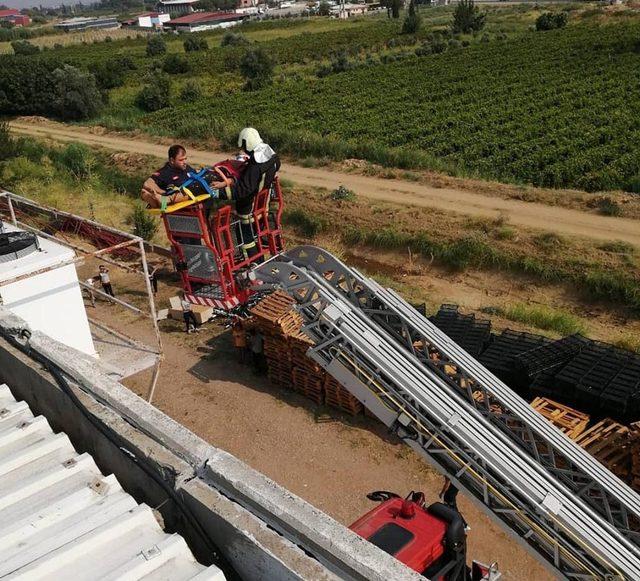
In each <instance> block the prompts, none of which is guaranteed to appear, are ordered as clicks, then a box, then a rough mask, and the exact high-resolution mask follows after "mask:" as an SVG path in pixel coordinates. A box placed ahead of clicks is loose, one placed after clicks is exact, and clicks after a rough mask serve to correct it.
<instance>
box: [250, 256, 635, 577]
mask: <svg viewBox="0 0 640 581" xmlns="http://www.w3.org/2000/svg"><path fill="white" fill-rule="evenodd" d="M258 276H259V277H260V278H262V279H263V280H264V281H265V282H268V283H272V284H277V285H279V286H281V287H282V288H284V290H286V291H287V292H288V293H289V294H291V295H292V296H293V297H294V298H295V299H296V301H297V303H298V310H299V312H300V313H301V314H302V316H303V318H304V321H305V325H304V330H305V332H306V333H307V334H308V335H309V336H310V337H311V338H312V339H313V340H314V343H315V345H314V346H313V347H312V348H311V349H310V350H309V353H308V354H309V356H310V357H311V358H313V359H314V360H316V361H317V362H318V363H320V364H321V365H322V366H323V367H324V368H325V369H326V370H327V371H328V372H329V373H330V374H331V375H332V376H334V377H335V378H336V379H337V380H338V381H340V382H341V383H342V384H343V385H345V387H347V388H348V389H349V390H350V391H351V392H352V393H353V394H354V395H355V396H356V397H358V399H360V401H362V402H363V403H364V404H365V405H366V406H367V407H368V408H369V409H370V410H371V411H372V412H373V413H374V414H375V415H376V416H377V417H378V418H379V419H380V420H382V421H383V422H384V423H385V424H386V425H387V426H389V428H390V429H391V430H392V431H393V432H395V433H397V434H398V435H399V436H400V437H401V438H402V439H403V440H404V441H405V442H406V443H407V444H409V445H410V446H411V447H412V448H414V449H415V450H416V451H418V452H419V453H421V454H422V455H423V456H424V457H425V458H427V459H428V460H429V461H430V462H431V463H432V464H433V465H434V466H436V467H437V468H438V470H440V471H441V472H443V473H445V474H447V475H449V476H450V477H451V478H452V479H453V480H454V482H455V483H456V484H459V485H460V486H461V487H462V488H464V489H465V490H466V491H467V492H468V493H469V494H470V496H471V497H472V498H474V499H475V500H476V501H477V502H479V503H480V504H482V505H483V506H484V508H485V510H487V512H488V513H489V514H490V515H491V516H493V517H494V518H495V519H497V520H498V521H500V522H501V523H502V524H504V525H505V526H506V528H507V529H508V530H509V531H510V532H512V533H513V534H514V535H515V536H516V537H517V538H518V539H519V540H521V541H524V542H525V543H526V544H528V545H529V547H530V548H532V549H533V550H534V551H535V552H536V553H537V554H538V555H539V556H541V557H542V558H543V559H544V560H545V561H546V562H547V563H548V564H550V565H551V566H552V567H553V568H555V570H556V571H558V572H560V573H561V574H562V575H563V576H565V577H567V578H574V579H582V578H606V577H608V578H619V579H637V578H638V572H639V571H640V550H639V548H638V546H637V544H635V542H633V541H636V540H637V536H636V534H635V531H631V530H630V529H629V526H628V524H629V517H630V516H631V515H636V514H638V512H637V506H638V505H639V502H640V498H639V497H638V495H637V494H636V493H635V492H634V491H633V490H631V489H630V488H629V487H628V486H626V485H625V484H624V483H622V482H621V481H620V480H618V479H617V478H616V477H615V476H613V475H612V474H611V473H610V472H609V471H608V470H606V469H605V468H604V467H602V466H600V465H599V464H598V463H597V462H596V461H595V460H594V459H593V458H591V456H589V455H588V454H587V453H586V452H584V451H583V450H582V449H581V448H579V447H578V446H577V445H576V444H575V443H573V442H571V441H570V440H569V439H568V438H566V437H565V436H564V435H563V434H561V433H560V432H559V431H558V430H557V429H556V428H555V427H553V426H552V425H551V424H549V423H548V422H546V420H544V419H543V418H542V417H541V416H539V415H538V414H537V413H536V412H535V411H534V410H531V409H530V408H529V407H528V405H527V404H526V402H524V400H521V399H519V396H517V395H516V394H514V393H513V392H511V390H509V388H508V387H507V386H505V385H504V384H501V385H498V384H495V383H494V382H493V381H492V380H495V381H496V382H497V381H498V380H497V379H495V378H494V377H493V376H492V375H491V374H490V373H489V372H488V371H487V370H486V369H484V368H483V367H482V366H481V365H480V364H479V363H477V362H476V361H475V360H474V359H473V358H472V357H470V356H469V355H468V354H466V353H465V352H463V351H462V349H460V348H459V347H457V346H456V345H455V343H453V342H452V341H451V340H450V339H448V338H446V336H443V335H442V334H441V333H440V332H439V331H438V332H436V331H434V330H433V329H434V327H433V325H432V324H431V323H430V322H429V321H428V320H426V319H425V318H424V317H422V316H421V315H420V314H419V313H417V311H415V310H414V309H412V307H410V306H409V305H408V304H407V303H405V302H404V301H403V300H402V299H401V298H400V297H399V296H398V295H396V294H395V293H393V292H392V291H388V290H387V289H383V288H382V287H380V286H379V285H377V284H376V283H375V282H374V281H371V280H370V279H367V278H366V277H363V276H362V275H361V274H360V273H358V272H357V271H355V270H352V269H350V268H349V267H347V266H346V265H344V264H343V263H341V262H340V261H338V260H337V259H335V257H333V256H331V255H330V254H329V253H327V252H326V251H323V250H320V249H317V248H313V247H300V248H297V249H294V250H292V251H289V252H288V253H287V254H286V255H285V256H282V257H279V258H278V259H276V260H274V261H271V262H270V263H268V264H266V265H263V266H261V267H260V268H259V269H258ZM408 309H410V311H409V310H408ZM420 342H421V343H420ZM418 345H420V348H418V347H417V346H418ZM434 350H436V351H437V352H438V354H439V356H441V357H442V359H440V360H439V361H435V360H434V359H431V358H430V357H429V355H426V356H424V354H432V353H433V351H434ZM445 361H447V362H448V363H447V365H449V366H453V367H454V370H455V373H454V374H453V375H454V377H453V378H452V377H451V376H450V373H451V369H449V373H445V372H444V365H445V363H444V362H445ZM472 389H473V390H474V391H476V390H478V389H483V390H484V395H485V402H484V403H482V402H480V403H479V402H478V401H476V400H475V399H474V398H473V397H472V396H471V391H472ZM514 398H518V400H519V401H518V400H516V399H514ZM495 401H499V402H500V403H501V404H502V405H504V406H505V408H506V414H505V415H506V417H505V418H503V419H499V418H497V417H493V415H492V414H493V412H492V408H491V406H490V405H487V403H493V402H495ZM525 408H527V410H529V411H528V412H525ZM494 415H497V414H494ZM538 420H539V421H538ZM539 446H542V448H540V447H539ZM562 459H565V460H562ZM551 460H554V462H551ZM561 461H566V462H568V464H567V465H566V466H562V465H561V464H560V462H561ZM578 485H581V487H582V490H580V491H576V486H578ZM596 491H597V494H599V495H602V497H603V498H605V499H606V505H607V506H608V507H609V508H606V506H605V507H604V508H600V507H596V506H595V505H594V504H595V503H594V499H595V498H597V496H596V495H595V492H596ZM603 504H604V503H603ZM612 507H615V509H613V510H612Z"/></svg>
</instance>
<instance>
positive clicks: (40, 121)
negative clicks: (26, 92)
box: [16, 115, 54, 125]
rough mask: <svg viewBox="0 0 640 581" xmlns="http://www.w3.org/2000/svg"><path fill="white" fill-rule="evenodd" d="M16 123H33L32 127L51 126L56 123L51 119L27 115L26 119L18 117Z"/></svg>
mask: <svg viewBox="0 0 640 581" xmlns="http://www.w3.org/2000/svg"><path fill="white" fill-rule="evenodd" d="M16 121H20V122H21V123H31V124H32V125H43V124H45V123H46V124H51V123H54V122H53V121H51V120H50V119H47V118H46V117H41V116H40V115H27V116H25V117H18V118H17V119H16Z"/></svg>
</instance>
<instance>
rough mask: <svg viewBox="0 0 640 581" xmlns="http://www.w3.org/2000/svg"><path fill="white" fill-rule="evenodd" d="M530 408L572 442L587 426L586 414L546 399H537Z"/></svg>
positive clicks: (587, 418) (587, 417)
mask: <svg viewBox="0 0 640 581" xmlns="http://www.w3.org/2000/svg"><path fill="white" fill-rule="evenodd" d="M531 407H532V408H533V409H534V410H536V411H537V412H539V413H540V414H542V415H543V416H544V417H545V418H546V419H548V420H549V421H550V422H551V423H552V424H553V425H554V426H556V427H558V428H559V429H560V430H561V431H562V432H564V433H565V434H567V436H569V437H570V438H571V439H572V440H575V439H576V438H577V437H578V436H580V434H582V433H583V432H584V431H585V430H586V429H587V425H588V424H589V416H588V415H587V414H583V413H582V412H579V411H578V410H574V409H573V408H570V407H568V406H566V405H562V404H561V403H558V402H555V401H552V400H550V399H547V398H546V397H537V398H536V399H534V400H533V401H532V402H531Z"/></svg>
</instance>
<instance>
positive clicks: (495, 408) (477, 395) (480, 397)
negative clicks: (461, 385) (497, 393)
mask: <svg viewBox="0 0 640 581" xmlns="http://www.w3.org/2000/svg"><path fill="white" fill-rule="evenodd" d="M471 395H472V396H473V399H474V400H475V401H477V402H478V403H484V392H482V391H480V390H477V391H474V392H473V393H472V394H471ZM489 408H490V409H491V411H492V413H494V414H498V415H499V414H502V413H504V410H503V409H502V406H501V405H499V404H497V403H495V402H494V401H491V398H489Z"/></svg>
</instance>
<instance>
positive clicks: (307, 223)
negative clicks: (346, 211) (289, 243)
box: [282, 209, 329, 238]
mask: <svg viewBox="0 0 640 581" xmlns="http://www.w3.org/2000/svg"><path fill="white" fill-rule="evenodd" d="M282 220H283V222H284V223H285V224H287V225H289V226H291V227H292V228H293V229H294V230H295V232H296V233H297V234H298V235H299V236H308V237H309V238H313V237H314V236H316V235H318V234H321V233H322V232H326V231H327V230H328V229H329V222H327V221H326V220H324V219H323V218H320V217H319V216H315V215H313V214H310V213H308V212H305V211H304V210H300V209H294V210H285V211H284V212H283V214H282Z"/></svg>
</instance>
